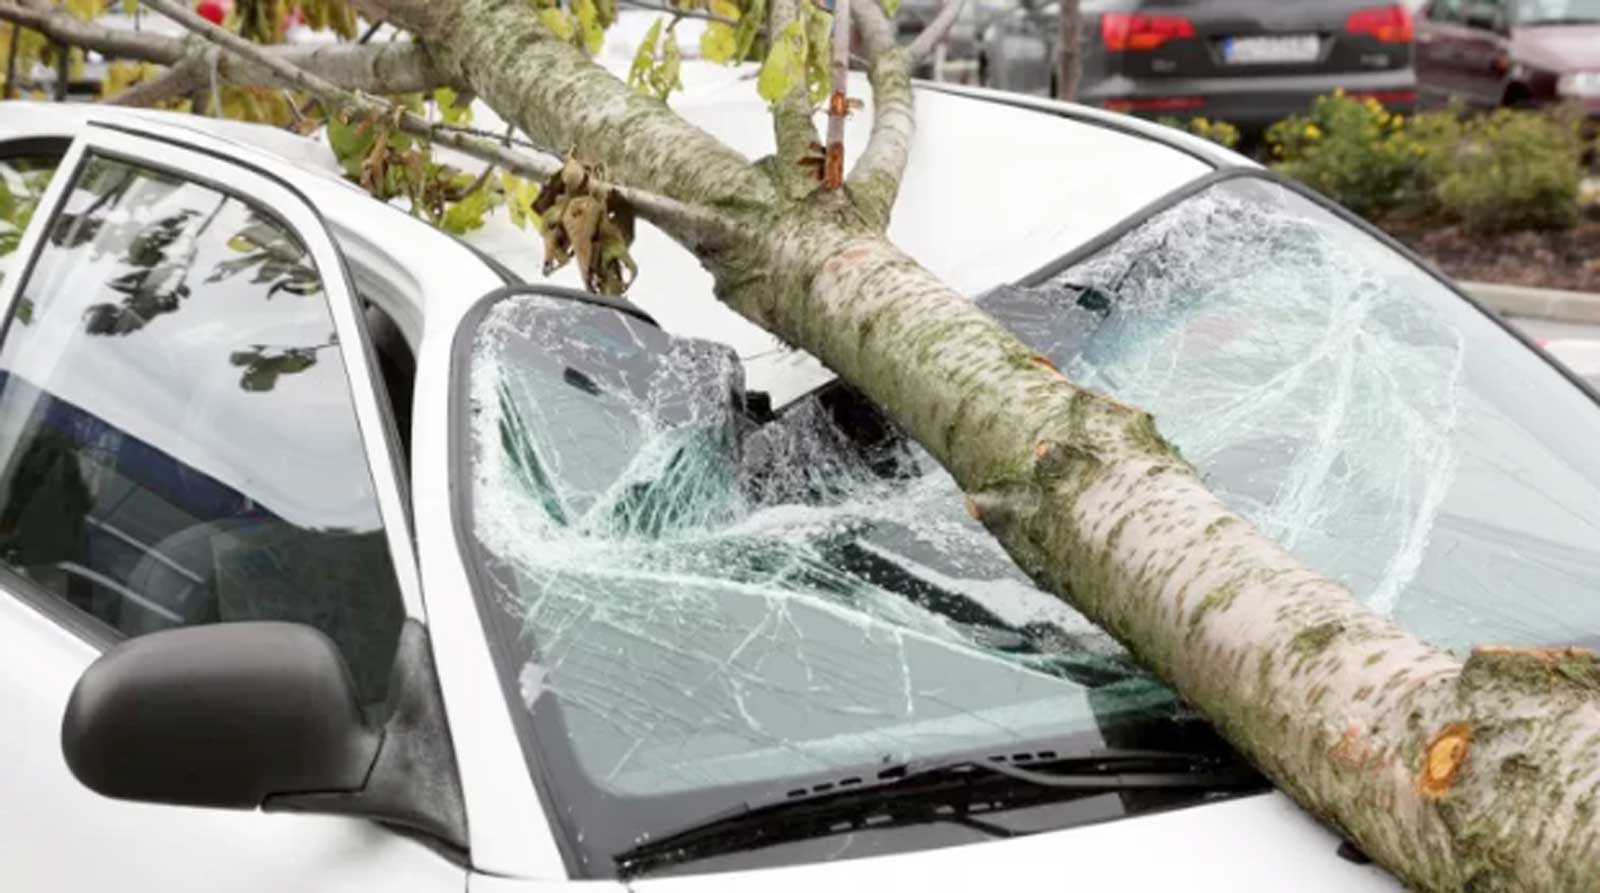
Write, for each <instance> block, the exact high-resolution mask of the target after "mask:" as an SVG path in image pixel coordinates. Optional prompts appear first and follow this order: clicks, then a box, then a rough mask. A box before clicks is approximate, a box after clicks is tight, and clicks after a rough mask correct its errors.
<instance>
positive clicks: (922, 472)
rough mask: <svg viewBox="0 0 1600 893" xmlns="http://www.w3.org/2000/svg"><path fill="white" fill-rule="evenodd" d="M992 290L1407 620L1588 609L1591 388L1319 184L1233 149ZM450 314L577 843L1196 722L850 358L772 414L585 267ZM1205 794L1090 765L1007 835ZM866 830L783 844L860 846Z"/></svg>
mask: <svg viewBox="0 0 1600 893" xmlns="http://www.w3.org/2000/svg"><path fill="white" fill-rule="evenodd" d="M979 300H980V302H981V303H982V304H983V305H984V306H985V307H986V308H988V309H989V310H990V311H991V312H992V313H993V314H994V315H995V316H996V317H997V318H999V319H1000V320H1002V321H1003V322H1004V323H1005V324H1007V325H1008V326H1009V327H1011V328H1012V329H1013V330H1014V331H1015V332H1016V333H1017V334H1018V335H1019V336H1020V337H1022V338H1023V339H1024V340H1026V341H1029V342H1030V343H1031V344H1032V345H1033V346H1034V347H1035V349H1037V350H1039V351H1041V352H1042V353H1044V354H1046V355H1048V356H1049V357H1050V358H1051V359H1052V360H1054V361H1055V362H1056V364H1057V365H1058V366H1059V367H1061V368H1062V369H1064V370H1067V371H1068V374H1069V376H1071V377H1072V378H1073V379H1074V380H1076V381H1079V382H1082V383H1084V384H1086V385H1089V386H1091V387H1095V388H1098V389H1101V390H1104V391H1106V392H1108V393H1110V394H1112V395H1113V396H1115V397H1117V398H1118V399H1121V400H1124V401H1129V402H1133V403H1136V404H1140V405H1143V406H1145V407H1147V408H1149V409H1151V410H1152V411H1154V413H1155V415H1156V418H1157V419H1158V422H1159V424H1160V425H1161V427H1162V430H1163V431H1164V432H1165V433H1166V434H1167V435H1168V436H1169V437H1171V438H1172V439H1173V440H1174V441H1175V442H1176V443H1177V445H1178V446H1179V447H1180V449H1182V451H1183V452H1184V454H1185V456H1187V457H1188V458H1189V459H1190V460H1191V461H1192V462H1194V463H1195V464H1196V465H1197V467H1199V469H1200V470H1201V471H1202V473H1203V474H1204V475H1205V476H1206V478H1207V480H1208V481H1209V482H1210V483H1211V484H1212V486H1214V487H1215V488H1216V489H1217V490H1218V491H1219V492H1220V493H1221V495H1222V496H1223V497H1224V498H1225V499H1226V500H1227V501H1228V502H1229V503H1230V504H1231V505H1232V506H1233V507H1234V508H1235V509H1236V510H1238V511H1240V512H1241V513H1242V514H1244V515H1245V516H1246V517H1248V518H1250V519H1251V520H1253V521H1254V522H1256V523H1257V524H1259V525H1260V526H1262V528H1263V529H1265V530H1267V531H1268V532H1269V533H1270V534H1272V535H1273V536H1275V537H1278V538H1279V539H1280V540H1281V541H1282V542H1284V544H1285V545H1286V546H1288V547H1289V548H1290V549H1292V550H1293V551H1295V553H1296V554H1297V555H1299V556H1300V557H1302V558H1303V559H1304V560H1306V561H1307V562H1309V563H1310V564H1311V565H1312V566H1314V567H1316V568H1318V569H1319V570H1322V571H1323V572H1325V573H1328V574H1330V575H1333V576H1335V577H1337V578H1339V579H1341V580H1344V581H1345V582H1347V583H1348V584H1349V585H1350V586H1351V587H1352V588H1353V589H1354V590H1355V591H1356V592H1357V593H1358V594H1360V595H1361V596H1362V597H1364V598H1366V599H1367V600H1369V602H1371V603H1372V604H1373V605H1374V606H1375V607H1377V608H1378V609H1380V610H1384V611H1388V612H1391V613H1393V614H1394V615H1396V616H1397V617H1399V618H1400V619H1401V620H1402V621H1404V622H1405V623H1407V624H1408V625H1410V626H1412V627H1413V628H1414V629H1416V630H1417V631H1418V632H1420V633H1422V634H1423V635H1425V636H1428V637H1430V638H1433V639H1435V640H1436V641H1440V642H1442V643H1444V644H1447V645H1451V646H1465V645H1469V644H1474V643H1478V642H1483V641H1493V642H1498V643H1503V644H1523V643H1537V644H1565V643H1567V642H1571V641H1574V640H1575V639H1576V640H1581V639H1582V638H1584V637H1586V636H1594V635H1595V633H1596V632H1600V605H1597V604H1596V600H1595V599H1594V598H1593V597H1592V596H1593V593H1594V592H1596V591H1600V552H1597V551H1596V545H1595V544H1596V543H1600V463H1597V461H1596V458H1595V457H1594V454H1593V452H1592V449H1586V448H1585V445H1589V446H1591V447H1592V445H1593V444H1594V443H1597V442H1600V410H1597V407H1596V406H1595V404H1594V403H1593V402H1592V400H1591V399H1590V397H1589V396H1588V395H1587V394H1585V393H1583V392H1582V391H1581V390H1579V389H1578V388H1576V387H1574V386H1573V385H1572V384H1571V383H1570V382H1568V381H1567V380H1565V379H1564V378H1562V377H1561V375H1560V374H1559V373H1558V372H1556V371H1555V370H1554V369H1553V368H1552V367H1551V366H1549V365H1548V364H1547V363H1546V362H1545V361H1543V360H1542V359H1541V358H1539V357H1538V356H1536V355H1535V354H1534V353H1533V352H1532V351H1530V350H1529V349H1528V348H1527V347H1525V346H1524V345H1522V344H1521V343H1519V342H1518V341H1516V340H1515V339H1514V338H1513V337H1512V336H1510V335H1509V334H1507V333H1506V332H1505V331H1504V330H1503V329H1501V328H1500V327H1499V326H1498V324H1496V323H1495V322H1493V321H1492V320H1490V319H1489V318H1487V317H1486V316H1484V315H1483V314H1482V313H1481V312H1480V311H1478V310H1477V309H1475V308H1473V307H1471V306H1470V305H1468V304H1467V303H1465V302H1464V301H1462V300H1461V299H1460V298H1459V297H1458V296H1457V295H1455V294H1454V293H1453V292H1451V291H1450V290H1448V289H1447V288H1445V287H1444V286H1443V285H1442V284H1440V283H1439V282H1438V281H1437V280H1435V279H1433V278H1432V277H1431V276H1429V275H1428V274H1427V273H1426V272H1424V271H1422V270H1421V269H1419V268H1418V267H1416V266H1415V265H1414V264H1413V263H1412V262H1411V261H1410V260H1408V259H1406V258H1405V257H1403V256H1402V255H1400V254H1398V253H1396V252H1395V251H1393V250H1392V249H1390V248H1389V247H1387V246H1385V245H1384V244H1382V243H1381V242H1379V241H1378V240H1376V239H1374V238H1372V237H1371V236H1370V235H1367V234H1366V233H1365V232H1363V231H1361V230H1360V229H1358V228H1356V227H1354V226H1353V225H1351V224H1349V223H1347V222H1345V221H1344V220H1342V219H1341V218H1339V217H1338V216H1337V215H1334V214H1332V213H1330V212H1328V211H1326V210H1325V209H1323V208H1321V207H1320V206H1318V205H1316V204H1315V203H1313V202H1311V201H1309V200H1307V199H1304V198H1301V197H1300V196H1298V195H1296V194H1294V193H1292V192H1291V191H1289V190H1286V189H1284V188H1282V187H1279V186H1277V185H1274V184H1271V183H1269V182H1264V181H1260V180H1255V179H1242V180H1234V181H1229V182H1225V183H1222V184H1219V185H1216V186H1213V187H1210V188H1208V189H1206V190H1203V191H1202V192H1200V193H1199V194H1197V195H1194V196H1191V197H1189V198H1187V199H1185V200H1183V201H1181V202H1179V203H1177V204H1176V205H1175V206H1173V207H1171V208H1170V209H1168V210H1166V211H1163V212H1160V213H1158V214H1155V215H1154V216H1153V217H1151V218H1150V219H1149V220H1147V221H1146V222H1145V223H1143V224H1142V225H1139V226H1136V227H1134V228H1133V229H1131V230H1130V231H1128V232H1127V233H1125V234H1123V235H1121V236H1120V237H1118V238H1116V239H1114V240H1112V241H1111V242H1110V244H1109V245H1108V247H1105V248H1103V249H1101V250H1100V251H1099V252H1098V253H1096V254H1094V255H1092V256H1090V257H1088V258H1087V259H1085V260H1083V261H1081V262H1079V263H1077V264H1074V265H1072V266H1070V267H1068V268H1067V269H1066V270H1065V271H1064V272H1062V273H1060V274H1059V275H1057V276H1055V277H1053V278H1052V279H1050V280H1049V281H1046V282H1042V283H1039V284H1037V285H1035V286H1032V287H1015V286H1003V287H999V288H996V289H995V290H993V291H991V292H989V293H988V294H986V295H983V296H981V297H980V298H979ZM467 325H468V326H469V327H470V328H469V330H468V332H467V333H466V337H464V338H463V341H462V343H463V344H464V345H466V349H465V351H464V352H463V354H462V356H461V357H460V358H459V359H458V363H459V364H460V365H459V366H458V373H457V375H458V382H457V387H458V388H460V389H461V393H462V395H463V403H464V405H465V406H466V407H467V412H466V414H465V415H464V416H463V418H462V421H461V424H463V425H464V426H465V430H464V431H463V432H461V433H462V436H463V442H464V443H465V444H466V448H465V450H464V451H463V454H462V456H461V457H460V460H461V461H462V466H461V468H460V469H459V473H460V474H461V475H463V476H464V477H465V478H466V485H465V486H464V487H463V488H462V492H464V493H465V494H466V495H467V504H466V505H465V515H464V518H465V522H466V524H467V527H468V529H469V530H470V533H471V534H472V537H471V539H472V545H471V547H470V548H469V556H470V558H471V559H472V560H473V562H474V564H475V565H476V571H477V575H478V584H479V590H480V596H481V597H482V598H483V599H484V601H485V602H486V604H488V605H490V606H491V610H489V611H488V617H487V624H488V626H489V629H490V633H491V639H492V640H493V642H494V647H495V650H496V657H497V660H498V662H499V665H500V667H501V670H502V676H503V679H502V681H503V684H504V685H505V687H506V690H507V694H508V698H509V699H510V700H511V701H512V703H513V705H514V710H513V712H514V714H515V717H516V719H517V723H518V727H519V730H520V731H521V733H522V736H523V743H524V747H525V749H526V751H527V753H528V756H529V760H530V765H531V766H532V769H533V771H534V774H535V777H536V778H537V779H539V781H540V783H541V785H542V786H543V787H544V789H545V793H546V796H547V797H548V798H549V799H550V800H551V801H552V803H553V805H554V808H555V814H556V815H557V817H558V824H559V825H561V826H562V827H563V828H564V829H565V831H566V840H565V844H566V846H567V848H568V852H569V855H570V856H571V857H572V859H573V860H574V861H575V862H576V863H577V864H578V866H579V869H580V871H581V872H582V873H586V874H606V873H609V872H610V871H611V869H610V868H608V867H607V864H606V863H607V861H608V859H610V858H611V857H614V856H615V855H616V854H617V853H619V852H621V851H623V850H625V849H626V848H627V847H629V846H632V845H636V844H638V843H639V842H641V841H644V840H648V839H649V838H650V836H651V835H652V834H660V833H662V832H664V831H670V830H672V829H674V828H675V827H678V826H681V825H682V824H683V823H684V822H685V821H686V820H688V819H691V818H694V817H695V816H699V815H704V814H707V813H710V814H715V813H716V812H717V811H718V810H722V811H727V810H736V809H738V808H739V804H741V803H745V802H750V801H751V800H752V799H759V795H761V794H770V793H772V792H774V791H776V792H780V793H781V792H783V791H785V790H787V789H790V788H795V789H801V788H804V787H805V786H807V785H812V784H816V783H823V784H827V783H830V782H828V781H826V780H827V779H848V778H851V777H854V776H856V775H860V774H861V773H863V772H870V771H872V770H873V769H874V768H875V767H876V768H882V767H892V766H899V765H905V764H907V763H909V762H911V761H917V760H929V759H937V758H940V757H942V756H945V755H949V754H954V753H968V752H976V751H984V752H992V753H995V754H1003V753H1006V752H1008V751H1014V750H1016V749H1024V748H1032V747H1036V746H1038V744H1039V742H1041V741H1048V742H1050V744H1049V746H1050V748H1051V752H1052V753H1060V754H1071V753H1089V752H1091V751H1093V750H1096V749H1098V748H1104V747H1121V748H1128V747H1145V748H1151V747H1153V748H1161V749H1164V750H1180V751H1181V750H1185V749H1187V748H1200V747H1203V746H1204V742H1205V741H1206V740H1208V732H1207V730H1206V728H1205V726H1204V724H1203V723H1200V722H1198V720H1197V718H1196V717H1194V716H1193V715H1192V713H1190V712H1189V711H1188V710H1187V709H1186V708H1185V707H1184V706H1183V705H1182V704H1181V703H1180V702H1179V701H1178V700H1177V699H1176V698H1175V697H1174V696H1173V695H1172V694H1171V693H1170V692H1168V691H1167V689H1165V688H1164V687H1163V686H1161V685H1160V684H1159V683H1158V682H1157V681H1156V680H1155V679H1153V678H1152V677H1151V676H1149V675H1148V674H1147V673H1145V672H1144V671H1143V670H1142V669H1141V668H1139V667H1138V666H1137V665H1136V664H1135V663H1134V662H1133V661H1132V660H1131V659H1130V658H1129V657H1128V655H1127V654H1126V653H1125V652H1124V651H1123V650H1122V649H1121V648H1120V647H1119V646H1118V645H1117V644H1116V643H1115V642H1114V641H1112V640H1111V639H1110V638H1109V637H1108V636H1107V635H1105V634H1104V633H1102V632H1101V631H1099V630H1098V629H1097V628H1095V627H1094V626H1093V625H1092V624H1090V623H1089V622H1088V621H1086V620H1085V619H1084V618H1083V617H1081V616H1080V615H1079V614H1078V613H1077V612H1075V611H1073V610H1072V609H1071V608H1069V607H1067V606H1066V605H1065V604H1064V603H1063V602H1061V601H1060V600H1058V599H1056V598H1054V597H1053V596H1050V595H1048V594H1046V593H1044V592H1042V591H1040V590H1039V589H1037V588H1035V587H1034V586H1033V584H1032V583H1031V582H1029V580H1028V579H1027V578H1026V577H1025V576H1024V575H1023V574H1022V573H1021V572H1020V571H1019V570H1018V569H1017V568H1016V567H1015V565H1014V564H1013V563H1012V562H1011V560H1010V559H1009V558H1008V557H1007V556H1006V555H1005V554H1004V553H1003V552H1002V551H1001V550H1000V548H999V547H998V546H997V545H996V544H995V543H994V541H993V540H992V539H991V538H990V537H989V536H988V535H987V534H986V533H985V532H984V531H983V530H982V528H981V527H979V526H978V525H977V524H976V523H975V522H973V521H972V520H971V519H970V518H969V517H968V516H967V513H966V511H965V509H964V507H963V500H962V497H961V494H960V492H959V490H958V488H957V487H956V485H955V483H954V482H953V481H952V480H951V479H950V478H949V476H948V475H947V474H946V473H945V472H944V471H943V470H942V469H941V468H939V466H938V465H937V464H936V463H935V462H933V461H932V460H931V459H929V458H928V457H927V456H926V455H925V454H924V453H923V452H921V450H920V449H918V448H917V447H916V446H915V445H914V444H912V443H910V442H908V441H907V440H905V439H904V438H902V437H901V436H899V435H898V433H897V432H896V431H895V429H894V427H893V425H892V424H891V423H889V422H887V421H886V420H885V419H883V418H882V417H881V416H879V415H878V414H877V413H876V412H875V411H874V410H873V409H872V408H871V407H870V406H868V405H866V404H865V403H864V402H863V401H861V400H860V399H859V398H857V397H855V396H854V395H853V394H852V392H851V391H849V390H848V389H847V388H845V387H843V386H842V385H839V384H833V385H829V386H827V387H825V388H823V389H821V390H819V391H817V392H815V393H813V394H812V395H811V396H809V397H807V398H804V399H802V400H799V401H796V402H794V403H792V404H790V405H788V406H786V407H782V408H781V409H780V410H779V411H778V412H777V413H772V412H771V411H770V410H769V409H768V408H767V407H766V406H765V405H764V404H763V401H762V399H761V395H759V394H747V393H745V391H744V388H743V386H742V380H741V370H740V367H739V364H738V362H737V360H736V358H734V357H733V356H732V354H731V353H730V352H728V351H725V350H723V349H721V348H719V347H717V346H715V345H710V344H706V343H702V342H694V341H688V340H683V339H677V338H673V337H670V336H668V335H666V334H665V333H663V332H661V331H660V330H659V329H657V328H656V327H655V326H654V325H652V324H650V323H648V322H646V321H644V320H642V319H640V318H637V317H634V316H631V315H629V314H628V313H625V312H622V311H620V310H618V309H615V308H612V307H607V306H601V305H596V304H592V303H587V302H584V301H580V300H576V299H572V298H567V297H559V296H546V295H534V294H524V295H517V296H513V297H508V298H503V299H500V300H498V301H496V302H494V303H491V304H489V305H487V306H486V307H485V308H483V309H482V310H481V311H480V312H479V313H478V314H476V315H474V316H473V317H471V318H470V319H469V321H468V323H467ZM1208 796H1222V795H1221V794H1214V795H1213V794H1206V793H1204V792H1200V793H1195V792H1190V793H1188V794H1187V795H1185V796H1184V797H1176V798H1175V797H1172V796H1151V795H1149V794H1127V793H1124V794H1110V795H1107V796H1101V797H1092V798H1087V799H1086V800H1085V801H1084V802H1083V803H1082V804H1078V805H1077V806H1076V807H1075V811H1073V812H1071V813H1070V814H1069V813H1062V814H1059V815H1057V814H1050V815H1046V816H1044V817H1042V818H1041V817H1039V816H1035V817H1034V819H1033V821H1032V824H1030V825H1027V826H1026V827H1025V828H1023V829H1021V830H1016V833H1025V831H1026V830H1046V829H1048V828H1051V827H1063V826H1065V825H1068V824H1073V823H1081V822H1085V821H1095V820H1104V819H1108V818H1116V817H1120V816H1124V815H1130V814H1136V813H1138V812H1141V811H1145V810H1149V809H1159V808H1170V807H1172V806H1175V805H1183V804H1184V803H1188V802H1199V801H1201V800H1204V799H1207V797H1208ZM996 821H1003V819H997V820H996ZM866 837H870V835H866V834H852V835H851V836H850V837H849V838H848V839H847V840H846V841H845V844H844V845H843V846H835V847H831V848H830V849H828V850H827V851H826V852H823V851H820V850H817V851H798V850H795V851H789V850H785V849H784V848H783V847H774V848H773V850H774V853H772V854H768V856H767V857H766V858H767V859H768V860H769V862H780V863H781V862H784V861H796V860H807V859H826V858H836V857H848V856H850V855H862V854H867V853H868V851H869V849H870V848H860V846H859V845H858V843H857V840H858V838H866ZM965 839H969V838H961V839H958V838H955V837H951V836H948V835H947V836H944V837H938V836H928V837H925V838H920V839H918V840H916V841H909V842H908V841H905V840H902V841H899V842H896V843H893V844H887V845H885V846H887V847H888V848H889V849H894V848H897V847H898V848H916V847H920V846H935V845H944V844H948V843H952V842H960V840H965ZM852 847H857V848H855V849H852ZM879 851H882V850H879Z"/></svg>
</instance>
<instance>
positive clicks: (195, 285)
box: [52, 159, 336, 393]
mask: <svg viewBox="0 0 1600 893" xmlns="http://www.w3.org/2000/svg"><path fill="white" fill-rule="evenodd" d="M75 198H76V199H77V200H78V202H79V203H80V204H83V203H85V202H86V204H84V206H83V208H82V210H81V211H77V212H75V213H68V214H64V215H62V216H61V218H60V219H59V220H58V221H57V222H56V225H55V226H54V227H53V232H52V241H53V242H54V243H55V244H56V245H58V246H60V247H63V248H66V249H68V250H79V251H86V252H88V255H89V256H88V258H87V260H88V261H89V262H95V261H99V260H102V259H105V258H111V259H113V260H114V261H115V263H116V265H117V267H118V269H117V271H116V272H115V273H114V274H112V275H111V276H110V278H109V279H108V280H107V281H106V282H105V286H104V287H105V290H106V291H107V292H109V293H110V295H115V296H119V299H118V300H114V301H102V302H99V303H95V304H92V305H91V306H89V307H88V308H87V309H86V310H85V311H84V321H83V324H84V329H85V331H86V332H87V333H88V334H90V335H100V336H116V337H126V336H130V335H133V334H135V333H137V332H140V331H142V330H143V329H145V327H146V326H149V325H150V324H152V323H153V322H155V321H156V320H158V319H160V318H161V317H164V316H168V315H170V314H174V313H177V312H178V311H179V310H181V309H182V308H183V307H184V306H186V305H187V304H188V303H189V302H190V301H192V300H197V299H198V300H206V296H207V295H208V294H217V293H219V292H222V293H225V294H228V295H230V296H231V295H243V296H248V299H252V300H253V299H256V298H260V299H263V300H267V301H271V300H274V299H275V298H283V297H284V296H287V297H288V299H289V300H294V299H297V298H305V297H311V296H315V295H319V294H321V292H322V282H321V279H320V277H319V276H318V274H317V271H316V268H315V267H314V266H312V264H311V263H310V260H309V258H308V257H307V253H306V250H305V248H304V246H302V245H301V244H300V243H299V241H298V240H296V239H295V238H294V236H292V235H291V234H289V233H288V232H287V231H285V230H284V229H283V228H281V227H280V226H279V225H278V224H276V223H275V222H274V221H272V220H271V219H270V218H268V217H266V216H265V215H263V214H261V213H259V212H257V211H256V210H254V209H252V208H250V207H249V206H248V205H247V204H245V203H243V202H241V201H240V200H239V199H236V198H233V197H231V196H227V195H223V194H221V193H218V192H215V191H213V190H210V189H207V188H205V187H202V186H199V185H197V184H193V183H185V182H182V181H178V180H174V179H172V178H169V177H166V176H163V175H158V174H153V173H151V172H148V171H145V170H142V169H135V168H131V167H128V166H126V165H121V164H117V163H113V162H107V161H104V160H99V159H97V160H95V161H92V162H91V163H90V165H89V166H88V168H87V169H86V172H85V174H84V176H83V177H82V178H81V183H80V187H79V189H78V191H77V195H76V196H75ZM202 266H204V267H206V269H204V270H202V269H200V267H202ZM202 275H203V278H201V277H202ZM230 282H232V283H237V286H236V287H233V288H227V287H225V286H224V285H223V284H224V283H230ZM110 295H108V296H110ZM230 300H232V298H230ZM335 343H336V342H335V341H334V340H333V338H332V336H331V335H330V336H329V339H328V340H326V341H323V342H321V343H316V344H307V345H294V344H290V345H272V344H246V345H243V346H241V347H237V348H234V349H233V350H232V351H231V352H230V353H229V354H228V360H229V363H230V364H231V365H233V366H235V367H238V368H240V369H242V370H243V371H242V373H241V376H240V381H239V386H240V388H242V389H243V390H245V391H249V392H252V393H260V392H266V391H271V390H272V389H273V388H274V387H275V386H276V384H277V382H278V381H279V379H280V378H281V377H282V376H284V375H293V374H296V373H300V372H304V371H305V370H307V369H310V368H311V367H312V366H314V365H316V361H317V356H318V353H319V352H320V351H322V350H326V349H328V348H330V347H333V346H335Z"/></svg>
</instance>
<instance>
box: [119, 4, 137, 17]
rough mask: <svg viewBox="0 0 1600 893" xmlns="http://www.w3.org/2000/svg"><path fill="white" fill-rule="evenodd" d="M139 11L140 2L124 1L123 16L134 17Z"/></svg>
mask: <svg viewBox="0 0 1600 893" xmlns="http://www.w3.org/2000/svg"><path fill="white" fill-rule="evenodd" d="M138 11H139V0H122V14H123V15H130V16H131V15H133V14H134V13H136V12H138Z"/></svg>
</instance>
